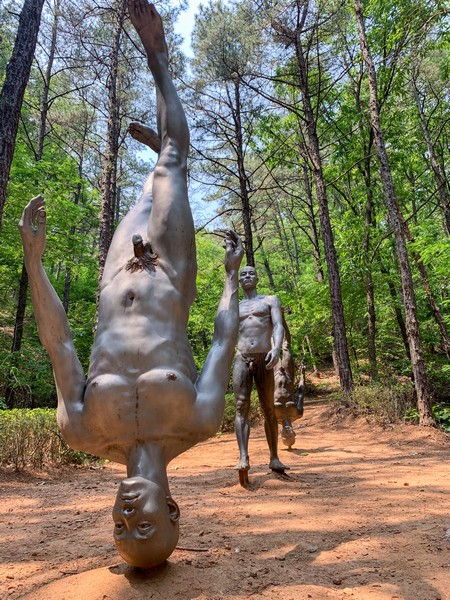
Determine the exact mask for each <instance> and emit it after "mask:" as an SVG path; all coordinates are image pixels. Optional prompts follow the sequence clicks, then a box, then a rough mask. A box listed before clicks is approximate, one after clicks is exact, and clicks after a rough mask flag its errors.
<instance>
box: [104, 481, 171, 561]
mask: <svg viewBox="0 0 450 600" xmlns="http://www.w3.org/2000/svg"><path fill="white" fill-rule="evenodd" d="M179 518H180V510H179V508H178V505H177V503H176V502H175V501H174V500H173V499H172V498H171V497H170V496H167V495H166V492H165V490H164V489H163V488H162V487H161V486H160V485H158V484H156V483H154V482H153V481H150V480H149V479H145V478H143V477H130V478H128V479H124V480H123V481H122V483H121V484H120V487H119V490H118V492H117V497H116V502H115V504H114V508H113V519H114V540H115V542H116V547H117V550H118V552H119V554H120V555H121V556H122V558H123V559H124V560H125V561H126V562H127V563H129V564H130V565H133V566H135V567H141V568H150V567H156V566H158V565H161V564H162V563H163V562H164V561H165V560H166V558H168V557H169V556H170V555H171V554H172V552H173V551H174V549H175V546H176V545H177V542H178V535H179V527H178V520H179Z"/></svg>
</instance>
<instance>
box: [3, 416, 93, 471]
mask: <svg viewBox="0 0 450 600" xmlns="http://www.w3.org/2000/svg"><path fill="white" fill-rule="evenodd" d="M98 460H100V459H98V458H96V457H94V456H92V455H90V454H85V453H84V452H77V451H75V450H72V449H71V448H69V446H68V445H67V444H66V443H65V441H64V440H63V438H62V436H61V434H60V432H59V430H58V426H57V424H56V410H55V409H51V408H35V409H23V408H17V409H13V410H0V465H13V466H14V467H15V468H16V469H17V470H20V469H24V468H25V467H31V468H34V469H40V468H42V467H43V466H44V465H49V464H56V465H58V464H84V463H88V462H95V461H98Z"/></svg>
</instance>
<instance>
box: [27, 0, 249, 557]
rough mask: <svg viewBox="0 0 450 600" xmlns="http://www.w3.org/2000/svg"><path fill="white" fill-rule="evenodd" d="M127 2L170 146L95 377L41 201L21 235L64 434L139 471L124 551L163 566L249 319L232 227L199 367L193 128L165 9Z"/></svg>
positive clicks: (127, 221) (122, 511)
mask: <svg viewBox="0 0 450 600" xmlns="http://www.w3.org/2000/svg"><path fill="white" fill-rule="evenodd" d="M128 10H129V14H130V18H131V21H132V23H133V25H134V26H135V28H136V30H137V32H138V34H139V36H140V38H141V41H142V43H143V45H144V48H145V50H146V52H147V57H148V65H149V67H150V70H151V72H152V74H153V78H154V81H155V85H156V91H157V109H158V133H157V134H155V132H153V131H152V130H151V129H149V128H147V127H144V126H139V125H138V124H132V127H131V133H132V135H133V136H134V137H136V138H137V139H140V140H141V141H143V142H144V143H146V144H148V145H150V146H151V147H153V148H154V149H155V150H156V151H157V152H158V153H159V156H158V161H157V163H156V167H155V169H154V172H153V173H151V174H150V176H149V178H148V179H147V182H146V183H145V186H144V190H143V193H142V196H141V198H140V200H139V202H138V203H137V204H136V206H135V207H134V208H133V209H132V210H131V211H130V212H129V213H128V214H127V215H126V217H125V218H124V219H123V220H122V222H121V223H120V225H119V226H118V228H117V230H116V232H115V234H114V237H113V240H112V243H111V246H110V249H109V252H108V256H107V260H106V264H105V269H104V274H103V279H102V283H101V288H100V298H99V310H98V325H97V331H96V334H95V339H94V344H93V348H92V352H91V360H90V366H89V372H88V375H87V379H86V377H85V375H84V372H83V369H82V367H81V364H80V361H79V360H78V357H77V354H76V352H75V348H74V344H73V341H72V335H71V332H70V329H69V325H68V321H67V318H66V314H65V312H64V309H63V306H62V304H61V302H60V300H59V298H58V296H57V294H56V292H55V290H54V289H53V287H52V285H51V284H50V282H49V280H48V278H47V275H46V273H45V271H44V269H43V266H42V262H41V257H42V254H43V252H44V249H45V243H46V213H45V202H44V200H43V198H42V197H40V196H37V197H36V198H33V199H32V200H31V201H30V202H29V204H28V205H27V206H26V208H25V210H24V212H23V215H22V220H21V222H20V225H19V227H20V231H21V235H22V240H23V247H24V255H25V264H26V268H27V272H28V276H29V282H30V289H31V298H32V302H33V307H34V312H35V317H36V321H37V325H38V329H39V336H40V339H41V341H42V344H43V345H44V346H45V348H46V349H47V351H48V353H49V355H50V359H51V361H52V365H53V371H54V376H55V382H56V388H57V393H58V411H57V418H58V424H59V427H60V429H61V432H62V434H63V437H64V438H65V440H66V441H67V442H68V443H69V444H70V446H72V448H74V449H77V450H82V451H84V452H90V453H92V454H95V455H97V456H101V457H104V458H107V459H110V460H113V461H116V462H118V463H122V464H125V465H126V467H127V478H126V479H124V481H122V483H121V484H120V486H119V489H118V492H117V498H116V502H115V504H114V508H113V519H114V539H115V542H116V546H117V549H118V551H119V553H120V554H121V556H122V557H123V558H124V559H125V560H126V561H127V562H128V563H130V564H131V565H134V566H137V567H143V568H148V567H154V566H157V565H160V564H161V563H163V562H164V561H165V560H166V558H167V557H168V556H170V554H171V553H172V552H173V550H174V548H175V546H176V544H177V541H178V532H179V524H178V520H179V516H180V512H179V508H178V505H177V503H176V502H175V500H174V499H173V498H172V496H171V493H170V490H169V483H168V479H167V465H168V463H169V462H170V461H171V460H172V459H173V458H175V457H176V456H178V455H179V454H181V453H182V452H184V451H185V450H187V449H188V448H190V447H191V446H193V445H194V444H196V443H197V442H199V441H200V440H204V439H206V438H208V437H210V436H211V435H214V433H216V432H217V429H218V427H219V425H220V422H221V419H222V416H223V410H224V403H225V391H226V389H227V386H228V382H229V373H230V368H231V363H232V361H233V354H234V347H235V344H236V340H237V333H238V324H239V300H238V287H239V282H238V274H239V267H240V263H241V260H242V256H243V249H242V244H241V240H240V238H239V237H238V236H237V235H236V234H235V233H234V232H232V231H230V232H228V233H227V235H226V242H225V244H226V250H225V271H226V275H225V285H224V290H223V294H222V298H221V300H220V303H219V307H218V309H217V315H216V319H215V322H214V335H213V341H212V346H211V349H210V351H209V353H208V356H207V358H206V362H205V365H204V367H203V370H202V373H201V375H200V376H197V371H196V367H195V363H194V357H193V354H192V349H191V347H190V345H189V342H188V337H187V331H186V328H187V323H188V319H189V309H190V306H191V304H192V302H193V301H194V298H195V294H196V283H195V280H196V273H197V262H196V251H195V233H194V224H193V219H192V213H191V209H190V206H189V201H188V194H187V154H188V148H189V130H188V125H187V122H186V118H185V114H184V111H183V108H182V106H181V103H180V101H179V98H178V95H177V93H176V90H175V87H174V85H173V82H172V80H171V78H170V75H169V70H168V56H167V46H166V42H165V37H164V30H163V24H162V20H161V17H160V15H159V14H158V13H157V11H156V9H155V7H154V6H153V4H149V3H148V2H147V0H130V1H129V3H128Z"/></svg>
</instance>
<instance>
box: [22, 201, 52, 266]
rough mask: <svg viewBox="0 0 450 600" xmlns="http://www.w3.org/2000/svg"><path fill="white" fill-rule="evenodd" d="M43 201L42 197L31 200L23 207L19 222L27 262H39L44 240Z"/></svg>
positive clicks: (44, 219) (45, 218)
mask: <svg viewBox="0 0 450 600" xmlns="http://www.w3.org/2000/svg"><path fill="white" fill-rule="evenodd" d="M46 220H47V215H46V213H45V200H44V198H43V197H42V196H36V198H32V199H31V200H30V201H29V202H28V204H27V205H26V206H25V208H24V211H23V213H22V218H21V219H20V222H19V231H20V235H21V236H22V243H23V250H24V253H25V259H26V260H27V261H33V260H40V259H41V257H42V255H43V253H44V250H45V240H46V234H45V229H46Z"/></svg>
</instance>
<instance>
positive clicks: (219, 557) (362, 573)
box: [0, 406, 450, 600]
mask: <svg viewBox="0 0 450 600" xmlns="http://www.w3.org/2000/svg"><path fill="white" fill-rule="evenodd" d="M295 429H296V435H297V440H296V443H295V446H294V448H293V449H292V451H288V450H287V449H285V448H282V450H281V452H280V456H281V459H282V461H283V462H284V463H285V464H287V465H289V466H290V467H291V469H290V471H289V476H288V477H286V478H282V477H280V476H277V475H275V474H274V473H272V472H270V470H269V469H268V466H267V463H268V451H267V446H266V442H265V438H264V433H263V429H262V427H256V428H254V429H253V430H252V434H251V439H250V458H251V464H252V468H251V470H250V487H249V488H248V489H244V488H242V487H240V486H239V484H238V476H237V472H236V471H234V470H233V466H234V465H235V463H236V461H237V444H236V440H235V437H234V435H233V434H226V435H222V436H221V437H216V438H213V439H210V440H208V441H206V442H204V443H202V444H199V445H197V446H196V447H195V448H193V449H192V450H190V451H188V452H186V453H185V454H183V455H182V456H180V457H179V458H178V459H176V460H174V461H173V463H171V464H170V465H169V480H170V485H171V490H172V494H173V496H174V498H175V499H176V500H177V501H178V503H179V505H180V508H181V515H182V516H181V535H180V540H179V548H177V549H176V550H175V552H174V553H173V555H172V556H171V557H170V559H169V561H168V562H167V563H166V564H165V565H164V566H162V567H161V568H159V569H156V570H153V571H147V572H145V571H139V570H135V569H132V568H130V567H128V566H127V565H126V564H125V563H124V562H123V561H122V559H121V558H120V557H119V556H118V555H117V554H116V551H115V548H114V544H113V541H112V535H111V531H112V520H111V507H112V503H113V499H114V497H115V492H116V489H117V485H118V483H119V481H120V479H121V477H123V476H124V469H123V467H121V466H118V465H115V464H107V465H106V466H104V467H100V468H91V469H81V468H68V469H65V470H63V471H57V472H53V473H49V472H46V473H39V474H36V473H34V474H22V475H18V474H14V473H11V472H8V471H5V470H3V471H0V475H1V478H0V494H1V496H0V497H1V499H2V501H1V514H0V535H1V540H2V544H1V550H0V554H1V559H2V564H1V567H0V598H2V599H11V600H15V599H18V598H26V599H27V600H44V599H45V600H49V599H50V600H80V599H83V600H143V599H148V598H153V599H156V600H159V599H161V600H162V599H164V600H172V599H175V598H177V599H178V598H179V599H181V600H194V599H198V600H241V599H244V598H249V597H251V598H254V599H263V598H264V599H267V598H271V599H277V600H297V599H299V600H303V599H307V598H312V599H314V600H322V599H325V598H327V599H328V598H331V599H338V598H339V599H341V598H342V599H344V598H345V599H347V598H353V599H359V600H381V599H383V600H386V599H404V600H438V599H440V600H447V599H450V511H449V498H450V495H449V491H450V476H449V466H450V436H448V435H446V434H444V433H442V432H440V431H436V430H427V429H422V428H419V427H415V426H411V425H398V426H395V427H389V428H384V429H383V428H381V427H379V426H378V425H376V424H373V423H370V422H368V421H367V420H366V419H365V418H361V417H359V418H352V417H346V418H342V419H341V418H338V417H336V416H333V417H330V415H329V413H327V408H326V407H320V406H312V407H307V408H306V410H305V417H304V418H303V419H302V420H300V421H297V422H296V423H295Z"/></svg>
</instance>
